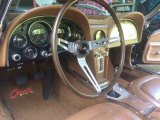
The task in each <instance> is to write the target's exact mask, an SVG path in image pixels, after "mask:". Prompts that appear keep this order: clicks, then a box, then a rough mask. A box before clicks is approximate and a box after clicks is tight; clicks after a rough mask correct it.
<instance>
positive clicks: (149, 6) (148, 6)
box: [137, 0, 160, 15]
mask: <svg viewBox="0 0 160 120" xmlns="http://www.w3.org/2000/svg"><path fill="white" fill-rule="evenodd" d="M159 4H160V0H138V8H137V10H138V11H139V12H142V13H143V14H144V15H147V14H148V13H150V12H151V11H152V10H153V9H154V8H155V7H157V5H159Z"/></svg>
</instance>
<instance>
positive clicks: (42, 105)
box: [0, 80, 69, 120]
mask: <svg viewBox="0 0 160 120" xmlns="http://www.w3.org/2000/svg"><path fill="white" fill-rule="evenodd" d="M23 87H24V88H25V87H26V88H28V87H31V88H32V89H33V90H34V91H35V93H33V94H28V95H25V96H22V97H17V98H16V99H14V100H11V99H10V98H9V95H10V93H11V92H12V91H13V90H14V89H16V88H17V86H16V85H15V83H14V81H10V82H3V83H1V84H0V92H1V96H2V97H3V98H4V99H5V102H6V103H7V105H8V107H9V108H10V110H11V111H12V113H13V115H14V117H15V120H63V119H64V118H65V117H67V116H68V115H69V113H68V112H67V110H66V109H65V108H64V107H63V106H62V105H61V104H60V103H59V102H58V101H56V100H55V99H54V97H52V98H51V99H49V100H47V101H44V100H43V99H42V95H41V81H35V80H33V81H29V82H28V84H26V85H25V86H23Z"/></svg>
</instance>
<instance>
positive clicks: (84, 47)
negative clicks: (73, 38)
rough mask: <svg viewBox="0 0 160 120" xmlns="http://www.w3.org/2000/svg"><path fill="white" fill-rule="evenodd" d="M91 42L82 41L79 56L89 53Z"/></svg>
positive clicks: (78, 51) (78, 47)
mask: <svg viewBox="0 0 160 120" xmlns="http://www.w3.org/2000/svg"><path fill="white" fill-rule="evenodd" d="M89 52H90V50H89V44H88V42H86V41H80V42H79V43H78V46H77V53H78V56H79V57H86V56H87V55H88V54H89Z"/></svg>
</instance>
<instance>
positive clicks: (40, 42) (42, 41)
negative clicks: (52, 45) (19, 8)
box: [28, 21, 51, 47]
mask: <svg viewBox="0 0 160 120" xmlns="http://www.w3.org/2000/svg"><path fill="white" fill-rule="evenodd" d="M50 33H51V26H50V25H49V24H48V23H47V22H45V21H36V22H34V23H32V24H31V26H30V27H29V31H28V35H29V38H30V41H31V42H32V43H33V44H34V45H36V46H39V47H45V46H47V45H48V44H49V42H50V40H49V35H50Z"/></svg>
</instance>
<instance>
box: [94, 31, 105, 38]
mask: <svg viewBox="0 0 160 120" xmlns="http://www.w3.org/2000/svg"><path fill="white" fill-rule="evenodd" d="M104 38H105V33H104V31H102V30H98V31H97V32H96V34H95V39H96V40H100V39H104Z"/></svg>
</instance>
